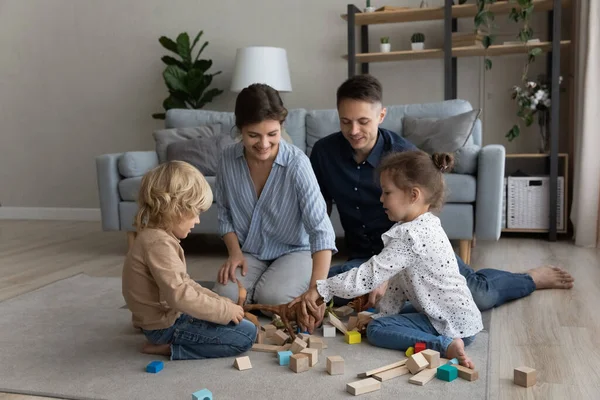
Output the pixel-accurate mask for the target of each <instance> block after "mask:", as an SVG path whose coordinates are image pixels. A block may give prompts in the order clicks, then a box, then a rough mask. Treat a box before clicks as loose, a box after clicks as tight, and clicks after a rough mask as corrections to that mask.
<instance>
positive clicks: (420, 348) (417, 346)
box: [415, 342, 427, 354]
mask: <svg viewBox="0 0 600 400" xmlns="http://www.w3.org/2000/svg"><path fill="white" fill-rule="evenodd" d="M426 349H427V345H426V344H425V343H421V342H419V343H415V354H416V353H420V352H422V351H423V350H426Z"/></svg>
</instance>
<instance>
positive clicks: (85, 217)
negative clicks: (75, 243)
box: [0, 207, 101, 221]
mask: <svg viewBox="0 0 600 400" xmlns="http://www.w3.org/2000/svg"><path fill="white" fill-rule="evenodd" d="M0 219H26V220H36V219H38V220H60V221H100V220H101V215H100V209H99V208H58V207H57V208H52V207H0Z"/></svg>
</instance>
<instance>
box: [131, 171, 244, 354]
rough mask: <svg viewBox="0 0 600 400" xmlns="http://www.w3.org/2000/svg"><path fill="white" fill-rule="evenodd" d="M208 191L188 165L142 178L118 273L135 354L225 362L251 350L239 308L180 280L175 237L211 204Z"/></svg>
mask: <svg viewBox="0 0 600 400" xmlns="http://www.w3.org/2000/svg"><path fill="white" fill-rule="evenodd" d="M212 199H213V195H212V191H211V189H210V186H209V185H208V183H207V182H206V179H205V178H204V176H202V174H201V173H200V172H199V171H198V170H197V169H196V168H195V167H193V166H191V165H190V164H187V163H185V162H181V161H171V162H168V163H164V164H161V165H160V166H158V167H156V168H154V169H153V170H151V171H150V172H148V173H147V174H146V175H145V176H144V178H143V179H142V185H141V188H140V193H139V198H138V203H139V210H138V213H137V215H136V219H135V226H136V228H137V230H138V234H137V237H136V239H135V241H134V243H133V246H132V248H131V250H130V251H129V253H128V254H127V258H126V259H125V264H124V267H123V297H124V298H125V301H126V303H127V306H128V307H129V310H131V312H132V314H133V315H132V317H133V324H134V326H136V327H139V328H141V329H142V331H143V332H144V335H145V336H146V338H147V339H148V343H146V344H145V345H144V347H143V349H142V352H144V353H148V354H158V355H165V356H170V358H171V360H189V359H201V358H216V357H230V356H235V355H237V354H240V353H243V352H245V351H247V350H249V349H250V348H251V347H252V344H253V343H254V341H255V339H256V327H255V326H254V324H252V323H251V322H249V321H248V320H245V319H244V311H243V309H242V307H240V306H238V305H237V304H235V303H233V302H231V300H229V299H227V298H224V297H220V296H218V295H217V294H215V293H213V292H212V291H210V290H208V289H206V288H203V287H202V286H200V285H199V284H198V283H196V282H195V281H194V280H192V279H191V278H190V276H189V275H188V274H187V268H186V263H185V257H184V254H183V249H182V248H181V246H180V244H179V242H180V239H183V238H185V237H187V235H188V234H189V233H190V231H191V229H192V228H193V227H194V225H195V224H198V223H200V219H199V214H200V213H201V212H204V211H206V210H207V209H208V208H209V207H210V205H211V204H212Z"/></svg>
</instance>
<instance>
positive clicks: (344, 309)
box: [333, 306, 354, 318]
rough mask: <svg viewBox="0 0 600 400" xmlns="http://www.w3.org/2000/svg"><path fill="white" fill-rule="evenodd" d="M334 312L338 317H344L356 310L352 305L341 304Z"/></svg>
mask: <svg viewBox="0 0 600 400" xmlns="http://www.w3.org/2000/svg"><path fill="white" fill-rule="evenodd" d="M333 312H334V313H335V315H337V316H338V317H342V318H344V317H347V316H348V315H350V314H352V313H353V312H354V309H353V308H352V307H350V306H341V307H338V308H334V309H333Z"/></svg>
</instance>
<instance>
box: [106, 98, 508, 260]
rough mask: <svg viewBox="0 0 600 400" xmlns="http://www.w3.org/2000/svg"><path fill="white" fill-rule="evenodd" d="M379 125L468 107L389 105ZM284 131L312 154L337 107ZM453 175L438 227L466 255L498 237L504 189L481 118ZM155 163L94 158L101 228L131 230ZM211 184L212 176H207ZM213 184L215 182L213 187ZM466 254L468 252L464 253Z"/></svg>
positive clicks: (308, 115) (170, 117)
mask: <svg viewBox="0 0 600 400" xmlns="http://www.w3.org/2000/svg"><path fill="white" fill-rule="evenodd" d="M387 109H388V113H387V116H386V118H385V120H384V122H383V123H382V125H381V126H382V127H383V128H387V129H390V130H392V131H394V132H396V133H398V134H400V135H402V118H403V117H404V116H413V117H436V118H446V117H450V116H453V115H458V114H461V113H464V112H467V111H470V110H472V107H471V104H470V103H469V102H467V101H465V100H448V101H442V102H437V103H427V104H409V105H393V106H388V107H387ZM218 123H220V124H221V125H222V128H221V130H222V132H230V130H231V129H232V128H233V127H234V115H233V113H228V112H216V111H206V110H169V112H167V116H166V120H165V127H166V128H179V127H195V126H201V125H210V124H218ZM285 129H286V131H287V132H288V134H289V135H290V137H291V138H292V140H293V142H294V144H295V145H296V146H298V147H299V148H300V149H302V150H303V151H305V152H306V153H307V154H309V155H310V152H311V149H312V146H313V145H314V143H315V142H316V141H317V140H318V139H320V138H322V137H324V136H326V135H328V134H331V133H333V132H337V131H339V120H338V115H337V111H336V110H334V109H332V110H305V109H293V110H289V114H288V117H287V120H286V122H285ZM456 156H457V157H456V158H457V160H456V162H457V168H456V169H455V171H456V172H457V173H451V174H448V175H446V182H447V186H448V189H449V194H448V197H447V202H446V204H445V206H444V208H443V209H442V211H441V213H440V215H439V216H440V219H441V221H442V225H443V227H444V229H445V230H446V233H447V234H448V237H449V238H450V239H456V240H460V241H461V254H464V256H465V258H467V260H468V258H469V254H470V250H468V249H467V247H468V248H469V249H470V245H469V244H470V241H471V240H472V239H473V238H474V237H475V236H476V237H477V239H479V240H498V238H499V237H500V229H501V217H502V208H501V207H502V192H503V178H504V160H505V149H504V147H503V146H501V145H488V146H482V132H481V121H479V120H478V121H477V122H476V124H475V128H474V130H473V134H472V135H471V137H470V138H469V140H468V142H467V144H466V145H465V146H464V147H463V149H461V150H460V151H459V152H457V154H456ZM156 165H158V157H157V153H156V152H155V151H138V152H127V153H116V154H104V155H101V156H98V157H97V158H96V169H97V177H98V189H99V195H100V210H101V214H102V227H103V229H104V230H107V231H134V228H133V226H132V221H133V219H134V216H135V213H136V211H137V205H136V202H135V200H136V197H137V193H138V190H139V186H140V183H141V179H142V175H143V174H144V173H145V172H147V171H148V170H149V169H151V168H153V167H154V166H156ZM207 179H208V181H209V183H210V184H211V186H212V185H214V182H215V177H210V176H209V177H207ZM213 187H214V186H213ZM331 219H332V223H333V226H334V228H335V230H336V234H337V235H338V236H340V237H341V236H343V235H344V232H343V230H342V227H341V224H340V222H339V217H338V215H337V211H336V210H335V208H334V212H333V215H332V217H331ZM217 224H218V222H217V207H216V206H213V207H211V208H210V209H209V210H208V211H207V212H206V213H205V214H203V215H202V219H201V223H200V224H199V225H197V226H196V227H195V228H194V230H193V231H192V232H193V233H214V234H217V233H218V226H217ZM467 251H468V252H469V254H466V253H465V252H467Z"/></svg>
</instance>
